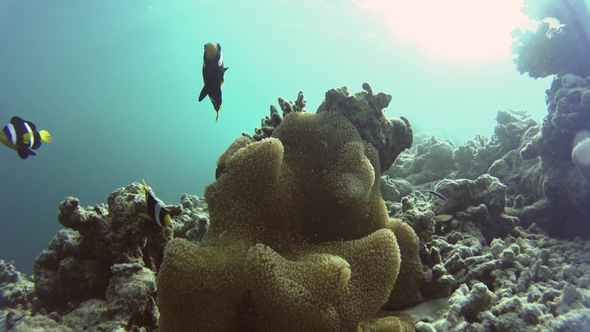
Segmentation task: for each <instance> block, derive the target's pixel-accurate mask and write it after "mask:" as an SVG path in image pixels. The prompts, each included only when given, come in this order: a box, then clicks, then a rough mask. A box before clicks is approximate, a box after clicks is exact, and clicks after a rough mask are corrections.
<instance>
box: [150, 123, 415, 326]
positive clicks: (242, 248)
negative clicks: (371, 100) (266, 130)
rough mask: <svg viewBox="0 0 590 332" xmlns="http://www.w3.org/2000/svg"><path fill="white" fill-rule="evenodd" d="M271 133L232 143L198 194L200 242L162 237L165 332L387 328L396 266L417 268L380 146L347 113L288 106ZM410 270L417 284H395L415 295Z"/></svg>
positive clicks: (160, 282)
mask: <svg viewBox="0 0 590 332" xmlns="http://www.w3.org/2000/svg"><path fill="white" fill-rule="evenodd" d="M272 136H273V137H272V138H267V139H263V140H261V141H258V142H254V143H248V144H243V143H241V145H242V146H241V147H240V148H239V149H234V148H232V147H230V150H232V152H231V153H226V154H225V155H224V157H223V159H222V160H220V161H221V162H222V163H223V165H224V172H223V174H222V175H221V176H220V177H219V178H218V179H217V181H216V182H214V183H213V184H211V185H210V186H208V187H207V188H206V190H205V199H206V200H207V203H208V206H209V213H210V227H209V231H208V232H207V234H206V235H205V236H204V238H203V240H202V241H201V242H200V243H198V244H192V243H189V242H188V241H186V240H182V239H175V240H172V241H171V242H170V243H169V244H168V245H167V247H166V251H165V256H164V262H163V264H162V267H161V271H160V273H159V274H158V278H157V286H158V305H159V307H160V313H161V319H160V322H159V329H160V330H161V331H189V330H201V331H238V330H240V331H244V330H246V331H247V330H252V331H254V330H256V331H279V330H280V331H302V330H308V331H353V330H355V329H356V328H357V326H359V324H360V323H362V322H364V323H363V324H364V325H363V326H377V324H385V321H382V320H380V321H379V322H380V323H377V322H376V321H372V319H375V318H377V317H376V316H375V314H376V313H377V311H379V309H380V308H381V306H382V305H383V304H384V303H385V302H386V301H387V299H388V298H389V297H390V294H391V291H392V288H394V285H395V288H397V287H398V284H397V283H396V279H398V276H400V275H401V272H400V265H402V264H403V263H404V262H406V264H408V266H414V267H416V266H420V260H419V257H418V247H417V243H418V242H417V238H416V235H415V234H414V233H413V231H412V230H411V228H409V227H407V226H405V225H404V226H405V227H404V226H399V227H396V226H395V223H392V222H391V221H390V220H389V217H388V215H387V211H386V209H385V204H384V202H383V200H382V199H381V197H380V191H379V181H380V172H379V169H380V165H379V157H378V154H377V152H376V151H375V149H374V147H373V146H372V145H370V144H367V143H365V142H363V140H361V138H360V136H359V134H358V132H357V131H356V129H355V128H354V127H353V126H352V125H351V124H350V123H349V121H348V120H347V119H346V118H345V117H344V116H342V115H340V114H338V113H332V112H325V113H321V114H311V113H306V112H293V113H290V114H288V115H287V116H286V117H285V118H284V119H283V121H282V123H281V125H280V126H279V127H278V128H276V129H275V130H274V131H273V134H272ZM246 143H247V142H246ZM239 144H240V143H239ZM401 229H403V230H404V231H401ZM402 234H403V235H402ZM400 236H406V237H408V239H406V238H404V239H400V238H399V237H400ZM398 243H399V244H403V245H404V246H406V247H405V248H401V247H400V245H398ZM404 253H406V254H404ZM404 255H408V257H405V256H404ZM408 271H409V272H406V277H405V278H406V280H410V279H411V280H412V281H413V283H412V282H409V283H408V284H407V285H405V286H406V288H404V285H403V284H400V285H399V287H401V289H404V291H406V292H408V289H409V293H410V294H412V295H413V296H414V299H412V301H415V293H417V292H418V287H419V285H417V286H416V283H415V280H419V279H420V277H421V270H418V269H415V268H414V269H408ZM395 288H394V289H395ZM412 289H414V291H412ZM196 299H198V300H196ZM400 303H403V299H402V300H400ZM391 317H392V318H391V320H396V318H395V317H393V316H391ZM372 322H373V323H372ZM388 322H389V321H388ZM387 324H389V323H387Z"/></svg>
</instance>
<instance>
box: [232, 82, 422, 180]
mask: <svg viewBox="0 0 590 332" xmlns="http://www.w3.org/2000/svg"><path fill="white" fill-rule="evenodd" d="M363 89H364V90H365V91H361V92H357V93H355V94H354V95H351V94H350V92H349V91H348V88H347V87H342V88H339V89H330V90H328V91H327V92H326V97H325V99H324V101H323V102H322V104H321V105H320V106H319V107H318V109H317V111H316V113H318V114H319V113H322V112H335V113H339V114H342V115H344V116H345V117H346V118H347V119H348V120H349V121H350V122H351V123H352V124H353V125H354V127H355V128H356V129H357V131H358V133H359V134H360V136H361V138H362V139H363V140H364V141H365V142H367V143H370V144H371V145H373V147H375V149H377V151H378V152H379V161H380V166H381V171H382V172H383V171H386V170H388V169H389V168H390V167H391V166H392V165H393V162H394V161H395V159H396V158H397V156H398V155H399V154H400V153H401V152H402V151H404V150H405V149H407V148H409V147H410V146H412V140H413V131H412V127H411V125H410V122H409V121H408V120H407V119H406V118H404V117H400V118H392V119H387V118H386V117H385V112H384V109H385V108H387V106H389V103H390V102H391V95H388V94H385V93H383V92H380V93H378V94H376V95H375V94H373V90H372V89H371V87H370V86H369V84H367V83H364V84H363ZM306 105H307V101H306V100H305V96H304V95H303V92H302V91H299V94H298V95H297V100H296V101H295V102H294V103H293V102H288V101H286V100H285V99H283V98H279V106H280V108H281V110H282V111H283V117H281V116H280V115H279V112H278V110H277V108H276V107H275V106H272V105H271V106H270V116H266V117H265V118H264V119H262V121H261V127H260V128H256V129H255V133H254V135H253V136H250V135H249V134H247V133H242V135H243V136H245V137H247V138H249V139H251V140H252V141H260V140H262V139H264V138H269V137H271V136H272V133H273V132H274V130H275V129H276V128H277V127H278V126H279V125H280V124H281V123H282V121H283V118H284V117H285V116H286V115H288V114H290V113H298V112H307V111H306V110H305V109H304V108H305V106H306Z"/></svg>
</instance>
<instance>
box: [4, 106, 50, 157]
mask: <svg viewBox="0 0 590 332" xmlns="http://www.w3.org/2000/svg"><path fill="white" fill-rule="evenodd" d="M0 142H2V144H4V145H6V146H7V147H9V148H11V149H13V150H16V152H18V156H19V157H21V159H27V158H28V157H29V156H36V155H37V154H36V153H35V152H34V151H33V150H36V149H38V148H39V147H40V146H41V142H45V143H49V142H51V135H49V133H48V132H47V130H39V131H37V127H36V126H35V124H34V123H32V122H31V121H25V120H23V119H21V118H20V117H18V116H13V117H12V119H10V123H9V124H7V125H6V126H4V129H2V131H1V132H0Z"/></svg>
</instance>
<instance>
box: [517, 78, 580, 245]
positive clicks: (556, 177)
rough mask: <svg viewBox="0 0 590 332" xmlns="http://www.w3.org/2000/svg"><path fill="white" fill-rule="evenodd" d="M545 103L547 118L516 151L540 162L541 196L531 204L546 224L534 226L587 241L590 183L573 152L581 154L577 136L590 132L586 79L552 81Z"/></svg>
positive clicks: (526, 157) (550, 232)
mask: <svg viewBox="0 0 590 332" xmlns="http://www.w3.org/2000/svg"><path fill="white" fill-rule="evenodd" d="M546 100H547V105H548V115H547V116H546V117H545V119H544V121H543V123H542V124H541V125H540V130H538V131H537V133H536V134H535V135H534V136H533V137H532V138H531V140H530V141H529V142H527V144H526V146H524V147H523V148H522V149H521V150H520V154H521V156H522V158H524V159H526V160H531V159H537V157H540V160H541V171H540V172H538V173H537V176H538V177H539V179H540V180H539V187H540V189H541V190H542V193H543V197H541V198H538V200H537V201H535V202H534V205H535V206H538V207H539V209H541V210H542V214H545V215H546V216H547V218H548V219H547V220H545V221H544V222H538V221H537V224H538V225H539V226H541V227H543V228H545V229H547V231H548V232H549V234H550V235H552V236H562V237H574V236H580V237H582V238H584V239H589V238H590V227H588V215H589V214H590V204H589V202H590V182H589V181H586V180H585V178H584V175H583V172H580V170H579V168H578V167H577V166H576V164H575V161H578V160H580V159H576V155H575V153H574V154H572V152H574V149H576V148H577V147H578V148H581V149H582V150H581V151H584V149H583V146H582V147H579V144H580V143H582V142H583V141H584V140H583V139H580V135H581V136H584V133H585V132H590V77H589V78H587V79H583V78H580V77H577V76H574V75H569V74H568V75H564V76H563V77H561V79H560V80H555V81H554V82H553V84H552V87H551V89H550V90H548V91H547V99H546ZM584 144H585V143H584ZM587 150H589V149H587ZM572 158H573V159H575V160H572ZM537 214H539V213H537ZM525 225H526V224H525Z"/></svg>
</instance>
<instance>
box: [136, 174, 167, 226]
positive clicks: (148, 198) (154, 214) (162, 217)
mask: <svg viewBox="0 0 590 332" xmlns="http://www.w3.org/2000/svg"><path fill="white" fill-rule="evenodd" d="M141 181H142V182H143V187H142V188H141V192H143V194H144V195H145V202H146V204H147V212H148V213H140V214H139V215H140V216H141V217H142V218H145V219H148V220H151V221H153V222H155V223H156V224H157V225H158V226H160V227H168V226H170V223H171V222H172V218H171V217H170V211H168V209H166V207H165V206H164V203H162V201H160V200H159V199H157V198H156V197H155V196H154V195H153V194H152V193H151V192H150V191H149V190H148V189H147V185H146V184H145V180H144V179H141Z"/></svg>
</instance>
